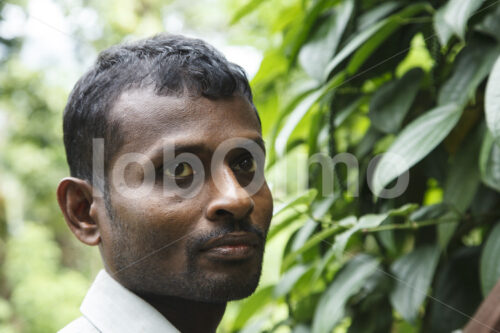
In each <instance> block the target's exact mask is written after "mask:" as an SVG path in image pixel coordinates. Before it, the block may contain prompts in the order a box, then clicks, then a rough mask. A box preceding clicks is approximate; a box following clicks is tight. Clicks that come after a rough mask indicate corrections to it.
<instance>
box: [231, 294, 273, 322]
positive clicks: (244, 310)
mask: <svg viewBox="0 0 500 333" xmlns="http://www.w3.org/2000/svg"><path fill="white" fill-rule="evenodd" d="M273 290H274V286H273V285H270V286H266V287H263V288H260V289H259V290H257V291H256V292H255V293H254V294H253V295H252V296H250V297H249V298H247V299H245V300H244V301H243V304H242V305H241V307H240V309H239V311H238V316H237V317H236V319H235V320H234V322H233V330H239V329H241V328H242V327H243V326H245V323H246V322H247V321H248V320H249V319H250V318H251V317H252V316H253V315H254V314H256V313H257V312H258V311H260V310H262V308H263V307H264V306H265V305H267V304H269V303H270V301H271V300H272V293H273Z"/></svg>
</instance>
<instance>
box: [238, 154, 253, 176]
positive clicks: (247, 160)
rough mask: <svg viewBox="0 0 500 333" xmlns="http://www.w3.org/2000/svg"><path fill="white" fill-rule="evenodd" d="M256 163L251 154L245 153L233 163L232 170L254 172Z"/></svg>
mask: <svg viewBox="0 0 500 333" xmlns="http://www.w3.org/2000/svg"><path fill="white" fill-rule="evenodd" d="M256 169H257V163H256V162H255V160H254V159H253V157H252V155H245V156H243V157H242V158H240V159H238V160H237V161H236V163H234V164H233V170H234V171H237V172H255V170H256Z"/></svg>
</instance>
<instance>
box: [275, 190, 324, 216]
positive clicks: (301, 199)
mask: <svg viewBox="0 0 500 333" xmlns="http://www.w3.org/2000/svg"><path fill="white" fill-rule="evenodd" d="M317 194H318V190H316V189H314V188H312V189H309V190H307V191H306V192H304V193H301V194H299V195H297V196H296V197H294V198H292V199H291V200H289V201H288V202H285V203H283V204H281V205H278V206H276V208H275V209H274V212H273V217H275V216H277V215H278V214H280V213H282V212H284V211H285V210H287V209H289V208H291V207H295V206H298V205H310V204H311V202H312V201H313V200H314V198H315V197H316V195H317Z"/></svg>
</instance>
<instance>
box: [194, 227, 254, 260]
mask: <svg viewBox="0 0 500 333" xmlns="http://www.w3.org/2000/svg"><path fill="white" fill-rule="evenodd" d="M259 243H260V242H259V237H258V236H257V235H256V234H254V233H250V232H234V233H229V234H226V235H224V236H221V237H217V238H215V239H212V240H210V241H208V242H207V243H206V244H205V245H204V246H203V248H202V249H201V252H202V253H203V254H205V255H206V256H207V257H209V258H211V259H213V260H217V261H221V260H223V261H225V260H228V261H234V260H246V259H250V258H252V257H254V256H255V255H256V254H257V253H258V251H257V250H258V247H259Z"/></svg>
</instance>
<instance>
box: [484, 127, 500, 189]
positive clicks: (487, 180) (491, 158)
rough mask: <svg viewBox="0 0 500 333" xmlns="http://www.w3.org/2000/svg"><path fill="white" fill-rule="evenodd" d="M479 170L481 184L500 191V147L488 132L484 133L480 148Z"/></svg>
mask: <svg viewBox="0 0 500 333" xmlns="http://www.w3.org/2000/svg"><path fill="white" fill-rule="evenodd" d="M479 169H480V172H481V180H482V181H483V183H484V184H486V185H487V186H488V187H491V188H492V189H494V190H496V191H500V145H498V144H497V143H496V142H495V140H494V139H493V135H492V134H491V133H490V132H489V131H487V132H486V135H485V137H484V141H483V145H482V147H481V154H480V157H479Z"/></svg>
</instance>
